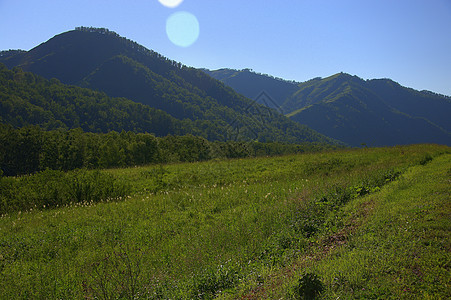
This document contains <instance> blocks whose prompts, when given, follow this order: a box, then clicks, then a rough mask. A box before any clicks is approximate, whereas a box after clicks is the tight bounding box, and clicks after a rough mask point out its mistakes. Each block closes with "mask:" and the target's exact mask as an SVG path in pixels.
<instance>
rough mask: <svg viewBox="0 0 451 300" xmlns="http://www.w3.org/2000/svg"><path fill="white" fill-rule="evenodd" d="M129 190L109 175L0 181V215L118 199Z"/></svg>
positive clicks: (51, 174) (46, 174)
mask: <svg viewBox="0 0 451 300" xmlns="http://www.w3.org/2000/svg"><path fill="white" fill-rule="evenodd" d="M129 191H130V188H129V187H128V186H127V185H126V184H124V183H122V182H119V181H118V180H117V179H116V178H115V177H114V176H113V175H111V174H107V173H101V172H100V171H86V170H77V171H73V172H70V173H64V172H61V171H55V170H45V171H42V172H39V173H36V174H34V175H27V176H23V177H19V178H10V177H6V178H0V214H5V213H9V212H13V211H26V210H32V209H45V208H55V207H61V206H66V205H71V204H75V203H78V204H82V203H95V202H100V201H109V200H114V199H120V198H122V197H125V196H126V195H128V194H129Z"/></svg>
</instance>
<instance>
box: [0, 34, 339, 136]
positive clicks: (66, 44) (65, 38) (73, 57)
mask: <svg viewBox="0 0 451 300" xmlns="http://www.w3.org/2000/svg"><path fill="white" fill-rule="evenodd" d="M0 63H3V64H5V65H6V66H7V67H8V68H14V67H20V68H21V69H23V70H24V71H29V72H32V73H35V74H37V75H40V76H43V77H45V78H47V79H51V78H57V79H58V80H60V81H61V82H62V83H64V84H70V85H78V86H80V87H84V88H89V89H93V90H97V91H101V92H104V93H105V94H106V95H108V96H109V97H122V98H127V99H130V100H132V101H134V102H137V103H141V104H144V105H147V106H150V107H152V108H155V109H160V110H162V111H164V112H166V113H167V114H168V115H169V116H171V117H172V118H175V119H177V120H179V121H183V120H189V122H191V123H192V124H193V126H192V128H188V129H190V130H189V132H188V133H192V134H193V135H199V136H203V137H205V138H207V139H209V140H228V139H235V140H258V141H261V142H265V141H277V142H291V143H301V142H321V143H337V141H336V140H333V139H330V138H328V137H326V136H324V135H321V134H318V133H317V132H315V131H314V130H311V129H310V128H308V127H307V126H305V125H300V124H299V123H296V122H294V121H292V120H290V119H288V118H287V117H285V116H284V115H282V114H280V113H278V112H277V111H276V110H274V109H268V108H267V107H265V106H263V105H259V104H256V103H255V102H254V101H252V100H250V99H247V98H245V97H243V96H242V95H239V94H238V93H236V92H235V91H234V90H233V89H231V88H229V87H227V86H226V85H224V84H223V83H221V82H220V81H218V80H216V79H214V78H212V77H211V76H209V75H207V74H205V73H204V72H202V71H201V70H198V69H195V68H190V67H187V66H184V65H183V64H181V63H179V62H175V61H171V60H169V59H167V58H165V57H163V56H162V55H160V54H158V53H156V52H154V51H152V50H149V49H146V48H145V47H143V46H141V45H139V44H137V43H135V42H133V41H130V40H128V39H126V38H123V37H120V36H119V35H118V34H116V33H114V32H112V31H109V30H107V29H102V28H86V27H80V28H77V29H76V30H72V31H69V32H65V33H62V34H59V35H57V36H55V37H53V38H51V39H50V40H49V41H47V42H45V43H42V44H41V45H39V46H37V47H35V48H33V49H31V50H30V51H14V53H11V52H10V51H3V52H1V53H0ZM161 126H164V125H163V124H162V125H161Z"/></svg>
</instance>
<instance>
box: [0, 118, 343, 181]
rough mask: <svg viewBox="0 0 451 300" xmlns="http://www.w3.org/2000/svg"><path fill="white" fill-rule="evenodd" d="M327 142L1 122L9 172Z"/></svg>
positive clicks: (279, 150)
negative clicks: (239, 139)
mask: <svg viewBox="0 0 451 300" xmlns="http://www.w3.org/2000/svg"><path fill="white" fill-rule="evenodd" d="M333 147H337V146H331V145H328V144H315V143H305V144H298V145H296V144H283V143H261V142H237V141H228V142H220V141H208V140H207V139H205V138H202V137H196V136H193V135H184V136H174V135H168V136H165V137H156V136H154V135H153V134H149V133H135V132H132V131H122V132H120V133H119V132H116V131H111V132H109V133H92V132H84V131H83V130H82V129H80V128H77V129H71V130H63V129H58V130H50V131H45V130H43V129H41V128H40V127H38V126H26V127H22V128H14V127H12V126H11V125H5V124H0V170H1V172H2V173H3V174H4V175H6V176H16V175H23V174H30V173H35V172H39V171H43V170H46V169H51V170H61V171H69V170H74V169H80V168H87V169H99V168H114V167H130V166H140V165H147V164H159V163H173V162H195V161H205V160H210V159H215V158H245V157H255V156H271V155H283V154H289V153H301V152H306V151H308V152H312V151H319V150H325V149H331V148H333Z"/></svg>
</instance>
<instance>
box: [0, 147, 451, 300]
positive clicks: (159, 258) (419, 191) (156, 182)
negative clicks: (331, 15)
mask: <svg viewBox="0 0 451 300" xmlns="http://www.w3.org/2000/svg"><path fill="white" fill-rule="evenodd" d="M58 176H59V177H60V178H61V180H60V181H64V182H66V183H65V184H64V185H61V184H59V183H58V182H59V181H58V180H57V177H58ZM450 176H451V150H450V148H449V147H446V146H438V145H413V146H403V147H391V148H365V149H357V150H340V151H332V152H322V153H312V154H299V155H287V156H280V157H268V158H250V159H236V160H211V161H207V162H200V163H183V164H166V165H153V166H147V167H136V168H127V169H109V170H102V171H86V170H84V171H83V170H81V171H76V172H73V173H70V172H69V173H61V174H60V173H51V172H49V171H44V172H43V173H39V174H35V175H31V176H25V177H19V178H6V177H3V178H0V180H1V181H0V200H1V203H0V204H1V206H0V207H2V209H3V211H2V217H1V218H0V272H1V273H0V274H1V275H0V276H1V280H0V297H1V298H2V299H213V298H220V299H237V298H238V299H240V298H241V299H264V298H267V299H280V298H283V299H301V298H302V297H303V295H304V296H305V295H307V294H306V293H307V292H306V290H309V289H310V290H311V289H313V290H314V291H313V294H315V291H318V292H319V291H321V294H320V297H322V298H325V299H337V297H340V299H349V298H361V299H378V298H380V299H389V298H405V299H412V298H417V299H427V298H428V297H429V298H430V299H440V298H443V299H446V298H449V296H451V295H450V292H449V290H450V287H449V285H450V282H451V278H450V272H449V261H450V258H451V255H450V254H449V253H450V252H449V250H450V243H449V230H450V228H451V221H450V213H451V209H450V201H449V200H450V199H449V198H450V197H449V192H450V188H449V186H450ZM48 178H53V179H52V180H53V181H51V182H53V183H54V188H51V187H49V188H47V189H44V188H42V185H43V182H45V181H44V180H48ZM109 187H111V188H109ZM30 195H31V196H30ZM24 199H25V200H24ZM43 199H44V200H43ZM10 202H14V203H10ZM312 274H313V275H312ZM309 278H313V279H312V280H310V281H309V280H308V279H309Z"/></svg>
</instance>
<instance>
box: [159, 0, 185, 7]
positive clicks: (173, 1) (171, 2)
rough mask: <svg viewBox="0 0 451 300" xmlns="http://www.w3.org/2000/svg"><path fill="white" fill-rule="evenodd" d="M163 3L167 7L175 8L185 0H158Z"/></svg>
mask: <svg viewBox="0 0 451 300" xmlns="http://www.w3.org/2000/svg"><path fill="white" fill-rule="evenodd" d="M158 1H159V2H160V3H161V4H163V5H164V6H166V7H170V8H174V7H177V6H179V5H180V4H181V3H182V2H183V0H158Z"/></svg>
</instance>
